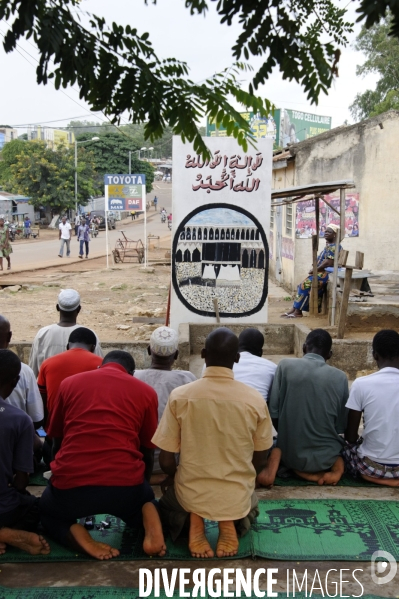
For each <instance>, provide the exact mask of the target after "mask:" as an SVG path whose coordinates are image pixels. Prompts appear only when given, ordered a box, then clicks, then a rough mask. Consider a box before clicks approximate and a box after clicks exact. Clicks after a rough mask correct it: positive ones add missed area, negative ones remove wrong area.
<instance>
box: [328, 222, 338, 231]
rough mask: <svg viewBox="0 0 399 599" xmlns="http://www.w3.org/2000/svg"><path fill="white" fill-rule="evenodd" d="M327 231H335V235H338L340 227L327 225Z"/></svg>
mask: <svg viewBox="0 0 399 599" xmlns="http://www.w3.org/2000/svg"><path fill="white" fill-rule="evenodd" d="M326 229H331V230H332V231H334V233H338V231H339V226H338V225H334V224H333V223H331V224H329V225H327V227H326Z"/></svg>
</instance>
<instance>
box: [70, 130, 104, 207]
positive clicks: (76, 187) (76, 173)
mask: <svg viewBox="0 0 399 599" xmlns="http://www.w3.org/2000/svg"><path fill="white" fill-rule="evenodd" d="M91 141H100V138H99V137H92V139H82V141H77V140H76V139H75V212H76V214H77V213H78V144H84V143H90V142H91Z"/></svg>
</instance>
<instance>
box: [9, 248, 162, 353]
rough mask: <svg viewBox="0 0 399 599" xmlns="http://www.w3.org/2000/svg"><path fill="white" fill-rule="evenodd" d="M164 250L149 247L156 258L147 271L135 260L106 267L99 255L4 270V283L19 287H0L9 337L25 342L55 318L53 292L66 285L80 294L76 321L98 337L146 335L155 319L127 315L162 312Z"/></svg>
mask: <svg viewBox="0 0 399 599" xmlns="http://www.w3.org/2000/svg"><path fill="white" fill-rule="evenodd" d="M165 251H166V250H165V249H161V250H159V251H157V252H155V251H153V252H152V254H151V258H153V259H156V258H159V262H158V263H157V265H156V266H154V273H153V274H151V273H143V272H141V271H140V270H139V268H140V266H141V265H138V264H120V265H112V266H111V268H110V269H108V270H107V269H106V268H104V258H98V259H95V260H89V261H87V262H85V263H83V264H82V263H81V262H79V263H72V264H68V265H66V266H62V267H57V268H48V269H43V270H37V271H31V272H24V273H18V274H17V273H16V274H15V275H10V276H9V277H7V284H8V285H9V284H10V283H12V284H13V285H22V287H21V289H20V290H19V291H17V292H12V291H9V290H8V289H7V288H5V289H3V290H2V291H0V298H1V300H0V301H1V312H2V314H4V315H6V316H7V317H8V318H9V319H10V321H11V325H12V331H13V339H14V341H26V342H31V341H32V340H33V338H34V336H35V334H36V332H37V331H38V329H39V328H41V327H43V326H46V325H48V324H52V323H53V322H57V320H58V317H57V316H58V315H57V312H56V304H57V296H58V293H59V292H60V290H61V289H65V288H71V287H72V288H73V289H76V290H77V291H79V293H80V295H81V299H82V311H81V313H80V315H79V319H78V322H79V323H80V324H82V326H87V327H89V328H92V329H94V330H95V332H96V333H97V335H98V336H99V337H100V339H102V340H104V341H127V340H131V339H136V340H146V339H147V338H149V336H150V334H151V331H152V330H153V329H154V328H156V327H157V326H160V325H159V324H156V325H154V326H151V325H147V324H143V323H133V317H136V316H139V317H140V316H141V317H164V316H165V314H166V307H167V301H168V289H169V279H170V276H169V272H170V266H168V265H165ZM3 281H4V280H2V283H3ZM4 283H5V281H4Z"/></svg>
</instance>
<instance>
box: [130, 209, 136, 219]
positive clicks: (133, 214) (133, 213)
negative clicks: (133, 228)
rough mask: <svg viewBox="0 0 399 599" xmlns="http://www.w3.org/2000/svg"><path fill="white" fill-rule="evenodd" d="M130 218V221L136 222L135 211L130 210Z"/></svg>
mask: <svg viewBox="0 0 399 599" xmlns="http://www.w3.org/2000/svg"><path fill="white" fill-rule="evenodd" d="M130 216H131V217H132V220H136V211H135V210H131V212H130Z"/></svg>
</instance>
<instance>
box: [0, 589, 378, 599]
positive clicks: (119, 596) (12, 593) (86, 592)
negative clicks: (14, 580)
mask: <svg viewBox="0 0 399 599" xmlns="http://www.w3.org/2000/svg"><path fill="white" fill-rule="evenodd" d="M188 590H189V589H188V587H186V592H187V591H188ZM241 596H242V597H245V594H244V593H242V595H241ZM290 596H291V595H290ZM139 597H140V594H139V589H134V588H132V589H131V588H118V587H50V588H48V587H36V588H29V589H21V588H19V589H8V588H6V587H0V599H139ZM179 597H180V594H179V592H178V591H177V590H175V592H174V593H173V599H178V598H179ZM284 597H287V595H286V594H285V593H279V594H278V598H277V599H283V598H284ZM295 597H296V598H297V599H306V595H305V594H304V593H295ZM312 597H316V598H317V597H319V595H317V594H316V593H314V594H313V595H312ZM320 597H322V595H320ZM265 598H266V594H265ZM148 599H155V595H153V594H151V595H149V596H148ZM159 599H167V597H166V595H165V592H164V591H163V589H160V592H159ZM207 599H211V598H210V596H209V594H207ZM251 599H257V598H256V597H255V596H253V597H252V598H251ZM362 599H379V597H377V596H376V595H363V596H362Z"/></svg>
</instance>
